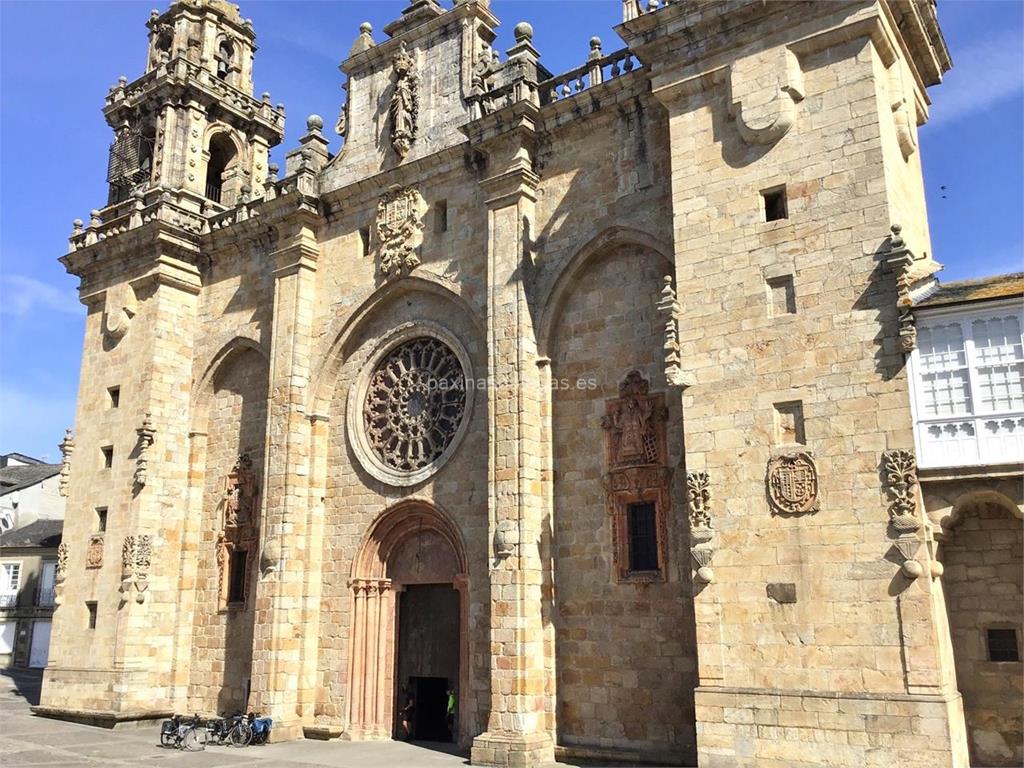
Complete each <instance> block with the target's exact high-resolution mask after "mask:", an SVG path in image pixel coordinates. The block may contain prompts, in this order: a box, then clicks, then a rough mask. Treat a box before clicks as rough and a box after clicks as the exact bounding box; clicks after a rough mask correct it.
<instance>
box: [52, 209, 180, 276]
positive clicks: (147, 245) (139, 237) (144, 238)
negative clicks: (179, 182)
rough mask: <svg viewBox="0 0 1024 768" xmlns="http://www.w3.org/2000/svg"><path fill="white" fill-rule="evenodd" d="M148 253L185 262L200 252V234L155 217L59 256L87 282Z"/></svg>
mask: <svg viewBox="0 0 1024 768" xmlns="http://www.w3.org/2000/svg"><path fill="white" fill-rule="evenodd" d="M147 252H155V253H160V254H175V255H176V256H177V257H178V258H180V259H181V260H182V261H190V260H193V259H195V257H197V256H198V254H199V237H198V234H197V233H194V232H189V231H187V230H184V229H182V228H181V227H178V226H176V225H174V224H172V223H170V222H167V221H163V220H160V219H152V220H150V221H148V222H146V223H144V224H142V225H141V226H138V227H136V228H134V229H129V230H127V231H125V232H121V233H119V234H117V235H116V236H113V237H108V238H106V239H101V240H97V241H96V242H94V243H92V244H90V245H86V246H83V247H81V248H79V249H77V250H74V251H72V252H71V253H67V254H65V255H64V256H61V257H60V262H61V264H63V265H64V268H65V269H66V270H67V271H68V272H69V273H70V274H72V275H76V276H78V277H80V278H82V280H83V284H84V282H85V281H88V280H92V279H93V278H94V277H96V276H98V274H99V273H101V272H102V271H104V270H105V269H107V268H108V267H110V266H111V265H112V264H113V263H114V262H118V261H120V262H122V264H123V265H126V264H127V263H129V262H131V261H134V260H136V259H138V258H139V257H140V256H144V255H145V254H146V253H147Z"/></svg>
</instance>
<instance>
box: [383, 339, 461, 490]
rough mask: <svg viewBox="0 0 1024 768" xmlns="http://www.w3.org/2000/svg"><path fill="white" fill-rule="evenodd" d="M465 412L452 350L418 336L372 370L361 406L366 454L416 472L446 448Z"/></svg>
mask: <svg viewBox="0 0 1024 768" xmlns="http://www.w3.org/2000/svg"><path fill="white" fill-rule="evenodd" d="M465 412H466V376H465V373H464V372H463V370H462V365H461V363H460V362H459V359H458V357H456V355H455V353H454V352H453V351H452V349H451V348H450V347H449V346H448V345H447V344H445V343H444V342H442V341H441V340H440V339H436V338H432V337H429V336H423V337H419V338H415V339H412V340H410V341H407V342H405V343H403V344H401V345H399V346H398V347H396V348H395V349H393V350H392V351H391V352H390V353H388V355H387V356H386V357H385V358H384V359H383V360H382V361H381V362H380V363H379V364H378V366H377V368H376V369H375V370H374V372H373V374H372V376H371V378H370V383H369V387H368V388H367V392H366V398H365V401H364V403H363V424H364V427H365V429H366V435H367V438H368V442H369V445H370V448H371V450H372V451H373V453H374V454H375V455H376V457H377V458H378V459H379V460H380V461H381V462H383V463H384V464H385V465H386V466H388V467H391V468H392V469H397V470H400V471H415V470H418V469H422V468H423V467H426V466H428V465H429V464H431V463H432V462H434V461H435V460H437V459H438V458H439V457H440V456H441V455H442V454H443V453H444V451H445V450H446V449H447V448H448V446H449V445H450V444H451V442H452V440H453V439H454V437H455V434H456V432H457V431H458V429H459V426H460V425H461V424H462V420H463V418H464V417H465Z"/></svg>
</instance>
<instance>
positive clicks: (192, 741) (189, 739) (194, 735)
mask: <svg viewBox="0 0 1024 768" xmlns="http://www.w3.org/2000/svg"><path fill="white" fill-rule="evenodd" d="M205 735H206V732H205V731H201V730H199V729H198V728H196V727H195V726H192V727H191V728H189V729H188V730H187V731H185V738H184V739H182V740H181V748H182V749H184V750H185V751H186V752H202V751H203V750H204V749H206V739H205V738H204V736H205Z"/></svg>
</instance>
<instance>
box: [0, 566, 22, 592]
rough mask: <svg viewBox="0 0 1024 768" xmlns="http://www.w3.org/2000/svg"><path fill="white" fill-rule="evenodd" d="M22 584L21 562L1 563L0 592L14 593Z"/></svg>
mask: <svg viewBox="0 0 1024 768" xmlns="http://www.w3.org/2000/svg"><path fill="white" fill-rule="evenodd" d="M20 585H21V563H4V564H3V565H0V594H7V595H14V594H17V592H18V587H19V586H20Z"/></svg>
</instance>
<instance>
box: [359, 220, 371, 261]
mask: <svg viewBox="0 0 1024 768" xmlns="http://www.w3.org/2000/svg"><path fill="white" fill-rule="evenodd" d="M359 247H360V248H362V253H361V255H362V256H367V255H369V253H370V228H369V227H360V228H359Z"/></svg>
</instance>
